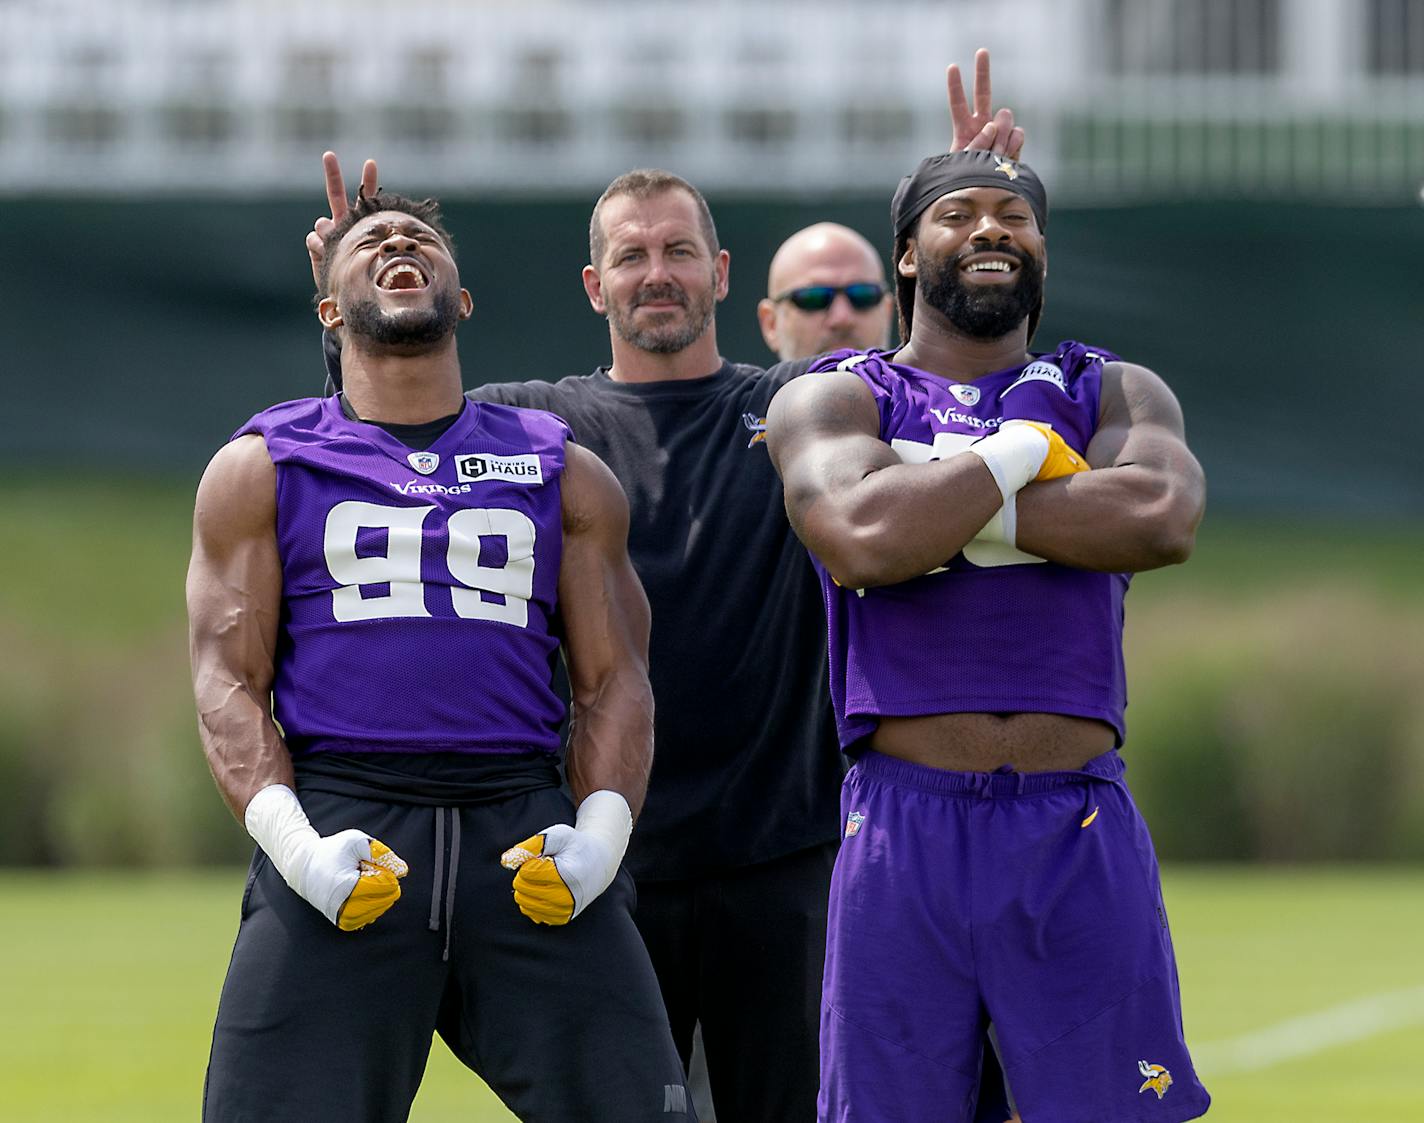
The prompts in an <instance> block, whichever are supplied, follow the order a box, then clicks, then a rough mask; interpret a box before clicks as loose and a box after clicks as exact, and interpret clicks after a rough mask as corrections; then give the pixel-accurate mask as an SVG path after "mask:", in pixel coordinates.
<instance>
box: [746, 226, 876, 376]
mask: <svg viewBox="0 0 1424 1123" xmlns="http://www.w3.org/2000/svg"><path fill="white" fill-rule="evenodd" d="M766 291H767V296H766V297H765V298H764V299H762V301H761V302H760V303H759V304H758V305H757V320H758V322H759V323H760V324H761V335H762V338H763V339H764V340H766V345H767V346H768V347H769V348H771V350H772V351H774V352H775V353H776V356H777V357H778V358H779V359H781V360H782V361H783V362H787V361H790V360H792V359H807V358H810V357H812V356H813V355H823V354H825V353H826V352H827V351H835V350H837V349H838V348H841V347H854V348H856V349H859V350H867V349H869V348H871V347H885V346H887V345H888V344H889V342H890V315H891V311H892V304H891V301H890V291H889V289H888V288H887V287H886V285H885V265H884V263H883V262H882V261H881V259H880V254H879V253H878V252H877V251H876V249H875V247H874V246H872V245H871V244H870V243H869V242H868V241H867V240H866V239H865V238H864V237H862V236H861V235H860V234H858V233H856V231H854V230H852V229H851V228H850V227H848V226H842V225H840V224H839V223H836V222H818V223H816V224H815V225H814V226H808V227H806V228H805V229H804V230H798V231H797V232H796V233H795V234H793V235H791V237H789V238H787V239H786V241H784V242H782V243H781V248H780V249H778V250H777V251H776V253H775V255H774V256H773V257H772V259H771V268H770V270H769V271H768V275H767V281H766Z"/></svg>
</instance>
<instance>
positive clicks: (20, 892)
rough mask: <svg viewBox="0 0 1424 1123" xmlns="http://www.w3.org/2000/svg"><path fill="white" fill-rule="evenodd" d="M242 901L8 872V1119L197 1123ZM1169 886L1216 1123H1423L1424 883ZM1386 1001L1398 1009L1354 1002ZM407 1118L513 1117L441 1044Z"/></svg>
mask: <svg viewBox="0 0 1424 1123" xmlns="http://www.w3.org/2000/svg"><path fill="white" fill-rule="evenodd" d="M241 888H242V873H241V871H238V870H227V871H217V872H210V873H204V874H168V875H131V874H122V873H107V874H50V873H38V872H36V873H7V874H4V875H0V900H3V901H4V906H3V910H0V918H3V919H0V932H3V934H4V938H5V948H6V953H7V954H6V955H5V957H4V960H3V962H2V963H0V996H3V1008H4V1011H5V1016H4V1017H3V1018H0V1055H3V1056H4V1057H5V1058H6V1065H5V1069H6V1076H5V1080H4V1086H5V1099H4V1111H3V1115H4V1118H5V1119H6V1120H8V1121H10V1123H59V1121H63V1123H90V1121H93V1123H101V1121H102V1123H140V1121H142V1123H164V1121H167V1120H190V1119H193V1118H196V1115H197V1110H198V1104H199V1102H200V1098H201V1094H202V1079H203V1067H204V1064H205V1063H206V1057H207V1047H208V1037H209V1032H210V1030H211V1024H212V1016H213V1011H214V1010H215V1008H216V1003H217V995H218V989H219V987H220V985H221V982H222V977H223V972H224V969H225V967H226V962H227V956H228V952H229V950H230V947H231V943H232V937H233V934H234V932H235V930H236V921H237V904H238V897H239V895H240V893H241ZM1166 889H1167V900H1168V908H1169V910H1170V912H1171V914H1172V921H1173V929H1174V934H1175V938H1176V943H1177V949H1178V956H1179V959H1180V966H1181V971H1182V987H1183V992H1184V996H1185V1004H1186V1011H1185V1015H1186V1025H1187V1033H1188V1038H1189V1041H1190V1042H1191V1044H1192V1046H1193V1049H1194V1050H1195V1051H1196V1052H1197V1054H1198V1057H1199V1060H1200V1063H1201V1066H1202V1069H1203V1077H1204V1079H1205V1081H1206V1083H1207V1085H1208V1087H1209V1088H1210V1089H1211V1091H1212V1093H1213V1095H1214V1097H1215V1106H1214V1107H1213V1109H1212V1111H1211V1113H1210V1115H1209V1118H1211V1119H1213V1120H1217V1121H1219V1123H1248V1121H1249V1123H1356V1121H1369V1123H1417V1121H1418V1120H1420V1119H1424V1087H1421V1086H1420V1084H1419V1081H1418V1079H1417V1070H1416V1069H1415V1068H1414V1065H1415V1064H1416V1063H1417V1058H1418V1057H1419V1055H1420V1054H1421V1053H1424V999H1421V998H1418V997H1417V996H1419V995H1421V994H1424V989H1421V988H1422V987H1424V960H1421V957H1420V955H1419V951H1418V933H1419V932H1420V931H1421V930H1424V870H1420V869H1413V868H1381V867H1360V868H1353V869H1352V868H1333V869H1327V870H1310V871H1306V870H1271V869H1261V868H1238V867H1226V868H1212V867H1182V868H1171V869H1169V870H1168V871H1167V874H1166ZM1411 991H1412V992H1413V996H1411V994H1410V992H1411ZM1387 994H1394V995H1397V996H1401V998H1400V999H1399V1000H1398V1001H1396V1003H1395V1008H1394V1009H1393V1010H1392V1012H1391V1011H1390V1010H1389V1009H1388V1008H1387V1007H1385V1008H1382V1009H1381V1008H1377V1007H1379V1004H1378V1003H1375V1004H1369V1003H1366V1004H1365V1005H1363V1006H1360V1005H1359V1004H1358V1003H1356V1006H1355V1007H1353V1008H1352V1007H1350V1006H1349V1005H1348V1004H1350V1003H1351V1002H1356V1000H1360V999H1371V998H1375V997H1376V996H1381V995H1387ZM1401 1007H1402V1012H1401ZM1320 1011H1330V1014H1329V1016H1328V1017H1326V1018H1323V1019H1317V1021H1316V1022H1313V1023H1311V1022H1307V1023H1304V1024H1303V1025H1300V1024H1298V1025H1297V1026H1296V1028H1294V1029H1292V1028H1290V1027H1289V1026H1288V1027H1287V1029H1286V1031H1284V1032H1283V1033H1282V1034H1281V1035H1280V1036H1281V1038H1282V1040H1283V1041H1284V1046H1283V1048H1284V1049H1285V1051H1286V1052H1292V1051H1293V1052H1294V1053H1295V1055H1294V1056H1293V1057H1291V1058H1289V1059H1284V1060H1272V1059H1271V1057H1269V1056H1267V1057H1264V1058H1262V1057H1259V1056H1256V1057H1253V1050H1252V1049H1250V1048H1249V1047H1247V1046H1246V1045H1238V1046H1235V1047H1234V1046H1233V1042H1239V1041H1240V1039H1241V1038H1242V1037H1243V1036H1244V1035H1247V1034H1250V1033H1253V1032H1254V1031H1259V1030H1262V1029H1265V1028H1267V1027H1271V1026H1275V1025H1278V1024H1279V1023H1282V1022H1285V1021H1287V1020H1289V1019H1298V1018H1300V1017H1301V1016H1302V1015H1307V1014H1314V1013H1317V1012H1320ZM1342 1038H1343V1039H1344V1040H1341V1039H1342ZM1332 1041H1333V1043H1332ZM1278 1044H1279V1042H1278ZM411 1118H412V1119H413V1120H417V1121H419V1123H444V1121H450V1123H455V1121H460V1123H487V1121H495V1120H508V1119H510V1118H512V1116H510V1115H509V1113H508V1112H506V1111H505V1110H504V1109H503V1107H501V1105H500V1104H499V1103H498V1101H497V1100H496V1099H495V1098H494V1097H493V1095H492V1094H491V1093H490V1092H489V1091H488V1090H487V1089H485V1088H484V1087H483V1086H482V1085H481V1083H480V1082H479V1080H478V1079H477V1078H476V1077H474V1076H473V1075H472V1074H471V1073H469V1072H467V1071H466V1070H464V1069H463V1068H461V1067H460V1065H459V1064H458V1063H457V1062H456V1061H455V1060H454V1059H453V1058H452V1057H451V1056H450V1054H449V1053H448V1052H447V1051H446V1050H445V1048H444V1046H443V1045H442V1044H440V1043H439V1042H438V1041H437V1042H436V1043H435V1047H434V1049H433V1050H432V1053H431V1062H430V1067H429V1070H428V1072H427V1075H426V1080H425V1084H424V1086H423V1087H422V1089H421V1092H420V1096H419V1097H418V1099H417V1100H416V1104H415V1110H414V1112H413V1113H412V1116H411ZM1030 1123H1031V1121H1030Z"/></svg>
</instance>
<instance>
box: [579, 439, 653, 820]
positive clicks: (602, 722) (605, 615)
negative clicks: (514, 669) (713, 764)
mask: <svg viewBox="0 0 1424 1123" xmlns="http://www.w3.org/2000/svg"><path fill="white" fill-rule="evenodd" d="M567 448H568V455H567V460H566V463H565V468H564V477H563V487H562V495H563V511H564V553H563V563H562V565H561V567H560V571H559V607H560V612H561V614H562V617H563V624H564V644H565V654H566V657H567V660H568V668H569V683H570V686H571V689H572V693H573V707H572V719H571V722H570V732H569V749H568V756H567V758H566V759H567V766H568V776H569V786H570V787H571V788H572V789H573V795H574V802H575V803H579V802H581V801H582V800H583V798H584V797H585V796H587V795H588V794H589V793H590V792H594V791H598V790H600V789H603V788H607V789H610V790H612V791H615V792H618V793H619V794H620V795H622V796H623V798H624V799H626V800H627V801H628V806H629V808H630V809H631V810H632V812H633V817H634V818H635V819H636V818H637V816H638V812H639V811H640V810H641V808H642V806H643V796H644V794H645V793H646V792H647V788H648V773H649V771H650V770H651V768H652V764H653V692H652V687H651V686H650V685H649V683H648V632H649V627H650V614H649V611H648V598H647V597H646V596H645V595H644V593H643V586H642V584H641V583H640V582H639V581H638V575H637V574H636V573H635V572H634V571H633V564H632V562H631V561H629V560H628V501H627V499H626V498H624V495H623V489H622V488H621V487H619V485H618V481H617V480H616V479H614V477H613V473H612V472H610V471H609V470H608V468H607V467H605V466H604V463H603V461H601V460H599V459H598V457H597V456H595V455H594V454H593V453H591V452H589V451H588V450H587V449H585V448H582V447H580V446H579V445H576V444H572V443H570V444H569V445H568V446H567Z"/></svg>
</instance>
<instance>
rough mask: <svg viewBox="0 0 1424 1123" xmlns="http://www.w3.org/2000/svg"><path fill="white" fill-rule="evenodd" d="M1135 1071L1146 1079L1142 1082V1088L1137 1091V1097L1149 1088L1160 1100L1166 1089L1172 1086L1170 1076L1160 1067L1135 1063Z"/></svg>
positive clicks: (1139, 1062) (1140, 1062)
mask: <svg viewBox="0 0 1424 1123" xmlns="http://www.w3.org/2000/svg"><path fill="white" fill-rule="evenodd" d="M1137 1071H1138V1072H1140V1073H1142V1075H1143V1076H1145V1077H1147V1079H1146V1080H1144V1081H1143V1082H1142V1087H1141V1088H1139V1089H1137V1092H1138V1094H1139V1095H1141V1094H1142V1093H1143V1092H1145V1091H1147V1089H1148V1088H1151V1089H1152V1090H1153V1091H1154V1092H1156V1093H1157V1098H1158V1099H1159V1100H1160V1099H1161V1098H1162V1097H1163V1096H1165V1095H1166V1094H1167V1089H1168V1088H1170V1087H1171V1086H1172V1074H1171V1073H1170V1072H1168V1071H1167V1070H1166V1069H1165V1068H1163V1067H1162V1066H1161V1065H1153V1064H1148V1063H1147V1062H1146V1061H1138V1062H1137Z"/></svg>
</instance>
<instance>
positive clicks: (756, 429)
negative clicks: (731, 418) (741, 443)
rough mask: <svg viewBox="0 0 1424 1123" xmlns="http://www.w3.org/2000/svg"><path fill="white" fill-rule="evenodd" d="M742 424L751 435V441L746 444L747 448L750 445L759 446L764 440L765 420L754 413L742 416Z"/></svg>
mask: <svg viewBox="0 0 1424 1123" xmlns="http://www.w3.org/2000/svg"><path fill="white" fill-rule="evenodd" d="M742 424H743V425H745V426H746V427H747V428H748V429H749V430H750V431H751V434H752V439H751V440H749V441H748V442H747V448H751V447H752V445H759V444H761V442H762V441H764V440H766V418H765V417H758V416H757V415H756V414H754V413H744V414H742Z"/></svg>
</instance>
